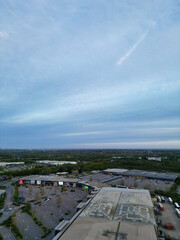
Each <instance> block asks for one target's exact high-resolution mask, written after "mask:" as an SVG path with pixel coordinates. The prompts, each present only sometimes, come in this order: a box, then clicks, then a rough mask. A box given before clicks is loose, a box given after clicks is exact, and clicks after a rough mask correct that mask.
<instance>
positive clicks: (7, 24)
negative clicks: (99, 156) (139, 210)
mask: <svg viewBox="0 0 180 240" xmlns="http://www.w3.org/2000/svg"><path fill="white" fill-rule="evenodd" d="M0 6H1V8H0V86H1V87H0V147H1V148H176V149H177V148H180V67H179V66H180V44H179V43H180V14H179V12H180V2H179V1H178V0H174V1H172V0H154V1H153V0H152V1H149V0H137V1H135V0H128V1H127V0H112V1H109V0H97V1H92V0H86V1H84V0H68V1H67V0H54V1H50V0H31V1H24V0H16V1H14V0H0Z"/></svg>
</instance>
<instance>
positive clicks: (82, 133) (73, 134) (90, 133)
mask: <svg viewBox="0 0 180 240" xmlns="http://www.w3.org/2000/svg"><path fill="white" fill-rule="evenodd" d="M98 134H103V132H77V133H65V134H62V135H61V136H67V137H68V136H84V135H98Z"/></svg>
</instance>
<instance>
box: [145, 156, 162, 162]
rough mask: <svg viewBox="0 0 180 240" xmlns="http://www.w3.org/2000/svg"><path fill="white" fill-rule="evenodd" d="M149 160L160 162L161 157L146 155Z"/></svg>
mask: <svg viewBox="0 0 180 240" xmlns="http://www.w3.org/2000/svg"><path fill="white" fill-rule="evenodd" d="M147 159H148V160H149V161H158V162H161V157H148V158H147Z"/></svg>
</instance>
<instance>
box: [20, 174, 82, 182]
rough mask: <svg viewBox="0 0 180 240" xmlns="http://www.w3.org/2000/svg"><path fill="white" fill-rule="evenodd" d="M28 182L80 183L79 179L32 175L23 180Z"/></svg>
mask: <svg viewBox="0 0 180 240" xmlns="http://www.w3.org/2000/svg"><path fill="white" fill-rule="evenodd" d="M22 179H23V180H26V181H33V180H34V181H50V182H59V181H62V182H78V181H79V179H77V178H67V177H63V176H58V175H31V176H26V177H23V178H22Z"/></svg>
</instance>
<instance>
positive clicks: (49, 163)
mask: <svg viewBox="0 0 180 240" xmlns="http://www.w3.org/2000/svg"><path fill="white" fill-rule="evenodd" d="M36 164H38V165H54V166H58V165H63V164H77V162H74V161H73V162H70V161H51V160H42V161H36Z"/></svg>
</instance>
